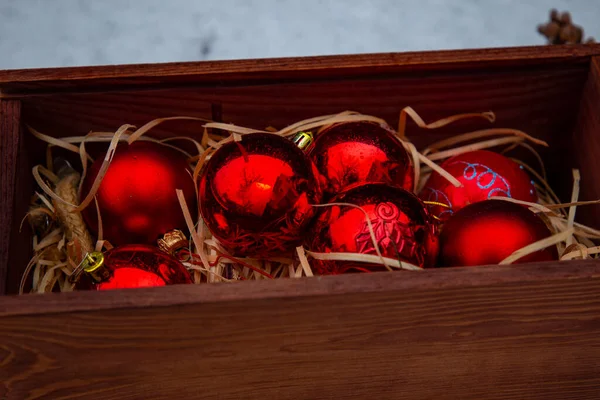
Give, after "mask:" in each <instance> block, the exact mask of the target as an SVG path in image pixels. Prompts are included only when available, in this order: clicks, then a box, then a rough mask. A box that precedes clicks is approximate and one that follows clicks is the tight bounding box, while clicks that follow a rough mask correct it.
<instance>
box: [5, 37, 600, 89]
mask: <svg viewBox="0 0 600 400" xmlns="http://www.w3.org/2000/svg"><path fill="white" fill-rule="evenodd" d="M598 54H600V45H572V46H534V47H513V48H493V49H474V50H454V51H428V52H409V53H381V54H357V55H337V56H318V57H296V58H273V59H254V60H230V61H209V62H191V63H168V64H143V65H111V66H97V67H76V68H48V69H33V70H9V71H2V72H0V88H1V89H2V95H4V96H11V95H14V96H20V95H22V94H24V93H27V94H33V93H48V92H61V91H62V92H81V91H83V90H88V91H96V90H100V91H106V90H109V89H119V88H136V87H137V88H139V87H143V88H149V87H159V86H165V85H171V86H174V85H178V86H186V85H189V84H194V83H197V84H219V83H231V82H238V83H239V82H242V81H246V82H250V81H252V82H257V81H265V80H269V81H273V80H275V79H279V80H282V79H297V78H307V77H309V78H321V79H331V78H336V77H340V76H345V77H351V76H354V77H357V76H364V75H372V74H373V73H378V74H385V73H397V72H402V71H414V70H421V71H438V70H450V69H465V68H469V67H472V66H474V65H477V66H479V67H481V66H515V65H521V66H522V65H542V64H546V65H548V64H553V65H566V64H576V63H585V62H587V59H588V58H589V57H590V56H591V55H598Z"/></svg>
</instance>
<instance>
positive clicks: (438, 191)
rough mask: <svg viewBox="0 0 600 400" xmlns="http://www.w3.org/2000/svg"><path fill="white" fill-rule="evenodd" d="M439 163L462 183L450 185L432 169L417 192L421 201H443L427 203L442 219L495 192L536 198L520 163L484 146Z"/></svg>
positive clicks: (496, 194)
mask: <svg viewBox="0 0 600 400" xmlns="http://www.w3.org/2000/svg"><path fill="white" fill-rule="evenodd" d="M440 166H441V167H442V168H443V169H444V170H446V171H447V172H448V173H449V174H450V175H452V176H453V177H455V178H456V179H457V180H458V181H459V182H460V183H461V184H462V187H456V186H454V185H453V184H452V183H450V182H449V181H448V180H447V179H446V178H444V177H442V176H441V175H440V174H438V173H437V172H433V173H432V174H431V176H430V177H429V179H428V180H427V182H426V183H425V186H424V188H423V189H422V190H421V193H420V194H419V196H420V197H421V199H423V200H424V201H430V202H437V203H442V204H444V205H445V207H444V206H438V205H430V210H431V212H432V213H433V214H434V215H436V216H437V217H438V218H440V219H441V220H442V221H445V220H447V219H448V217H450V216H451V215H452V214H453V213H455V212H457V211H458V210H460V209H461V208H463V207H465V206H466V205H468V204H472V203H476V202H478V201H483V200H488V199H490V198H492V197H495V196H503V197H511V198H513V199H517V200H524V201H529V202H532V203H535V202H536V201H537V194H536V191H535V187H534V186H533V181H532V180H531V178H530V177H529V175H527V173H526V172H525V171H524V170H523V167H521V166H520V165H519V164H517V163H516V162H514V161H512V160H511V159H509V158H508V157H505V156H503V155H501V154H498V153H494V152H492V151H487V150H477V151H470V152H467V153H463V154H459V155H457V156H455V157H451V158H449V159H448V160H446V161H444V162H443V163H442V164H441V165H440Z"/></svg>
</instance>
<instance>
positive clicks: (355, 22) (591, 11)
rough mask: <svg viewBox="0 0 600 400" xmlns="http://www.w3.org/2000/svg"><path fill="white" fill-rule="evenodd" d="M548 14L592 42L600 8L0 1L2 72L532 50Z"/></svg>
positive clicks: (506, 2)
mask: <svg viewBox="0 0 600 400" xmlns="http://www.w3.org/2000/svg"><path fill="white" fill-rule="evenodd" d="M552 7H555V8H558V9H559V10H568V11H570V12H571V14H572V16H573V20H574V22H575V23H576V24H579V25H581V26H583V27H584V28H585V29H586V33H587V34H588V35H590V36H594V37H595V38H596V39H597V40H600V24H599V23H598V22H599V21H600V1H598V0H571V1H569V0H554V1H543V0H481V1H477V0H418V1H412V0H411V1H408V0H406V1H403V0H371V1H368V0H219V1H214V0H79V1H77V0H0V52H1V54H2V55H3V56H2V57H1V58H0V68H28V67H47V66H70V65H98V64H127V63H145V62H167V61H190V60H206V59H210V60H216V59H233V58H257V57H277V56H300V55H317V54H342V53H346V54H347V53H365V52H387V51H409V50H430V49H458V48H478V47H498V46H518V45H536V44H544V40H543V38H542V37H541V36H540V35H539V34H538V33H537V32H536V26H537V24H538V23H542V22H545V21H546V20H547V18H548V10H549V9H550V8H552Z"/></svg>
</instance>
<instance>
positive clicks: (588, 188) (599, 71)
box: [573, 57, 600, 221]
mask: <svg viewBox="0 0 600 400" xmlns="http://www.w3.org/2000/svg"><path fill="white" fill-rule="evenodd" d="M573 148H574V155H575V160H577V166H578V167H579V168H580V170H581V198H580V199H581V200H596V199H600V178H599V175H598V174H599V171H600V57H594V58H593V59H592V61H591V63H590V70H589V74H588V79H587V82H586V84H585V88H584V91H583V94H582V98H581V102H580V108H579V116H578V119H577V126H576V128H575V131H574V133H573ZM577 213H578V214H579V216H580V220H581V221H600V207H597V206H593V207H580V208H579V209H578V211H577Z"/></svg>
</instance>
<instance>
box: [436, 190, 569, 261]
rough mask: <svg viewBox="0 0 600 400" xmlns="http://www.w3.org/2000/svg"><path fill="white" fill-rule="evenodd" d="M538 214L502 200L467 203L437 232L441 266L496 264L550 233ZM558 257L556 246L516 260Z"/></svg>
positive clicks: (543, 259)
mask: <svg viewBox="0 0 600 400" xmlns="http://www.w3.org/2000/svg"><path fill="white" fill-rule="evenodd" d="M551 235H552V233H551V232H550V230H549V229H548V227H547V226H546V224H545V223H544V221H542V219H541V218H540V217H538V216H537V215H536V214H534V213H533V212H531V211H530V210H529V209H528V208H527V207H524V206H522V205H519V204H515V203H510V202H508V201H502V200H485V201H481V202H478V203H474V204H471V205H468V206H466V207H465V208H463V209H462V210H460V211H458V212H457V213H456V214H454V215H453V216H452V217H450V218H449V219H448V221H446V223H445V224H444V226H443V227H442V231H441V234H440V262H439V265H440V266H442V267H454V266H476V265H489V264H498V263H500V262H501V261H502V260H504V259H505V258H506V257H508V256H510V255H511V254H512V253H514V252H515V251H516V250H518V249H520V248H522V247H525V246H527V245H529V244H531V243H533V242H536V241H538V240H542V239H544V238H547V237H549V236H551ZM556 259H558V252H557V250H556V246H552V247H549V248H546V249H544V250H540V251H537V252H535V253H532V254H530V255H527V256H525V257H523V258H521V259H520V260H518V261H516V263H526V262H533V261H551V260H556Z"/></svg>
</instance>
